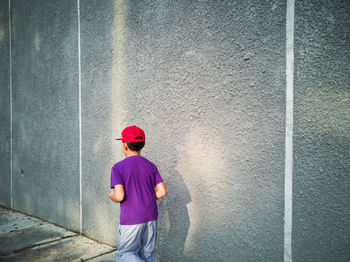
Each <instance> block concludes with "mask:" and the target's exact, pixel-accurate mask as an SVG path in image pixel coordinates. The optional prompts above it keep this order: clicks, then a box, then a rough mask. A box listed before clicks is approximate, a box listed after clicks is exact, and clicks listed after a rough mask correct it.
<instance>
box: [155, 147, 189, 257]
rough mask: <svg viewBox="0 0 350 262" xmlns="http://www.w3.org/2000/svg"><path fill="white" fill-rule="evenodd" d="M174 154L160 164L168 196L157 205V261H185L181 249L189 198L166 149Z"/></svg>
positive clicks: (182, 249)
mask: <svg viewBox="0 0 350 262" xmlns="http://www.w3.org/2000/svg"><path fill="white" fill-rule="evenodd" d="M168 152H172V153H173V154H174V155H167V156H166V161H165V162H164V163H162V164H161V166H162V168H161V169H162V170H163V171H162V172H163V173H164V182H165V184H166V186H167V191H168V194H167V195H166V197H165V198H164V199H162V200H161V201H160V203H159V218H160V219H159V227H158V229H159V234H158V249H157V251H156V253H157V254H158V255H157V256H159V258H158V259H159V260H160V261H165V260H166V261H188V259H187V258H186V256H185V255H184V247H185V243H186V239H187V234H188V230H189V227H190V218H189V214H188V210H187V204H188V203H190V202H191V195H190V192H189V191H188V188H187V186H186V185H185V183H184V180H183V178H182V176H181V174H180V173H179V172H177V171H176V164H177V152H176V149H174V150H168Z"/></svg>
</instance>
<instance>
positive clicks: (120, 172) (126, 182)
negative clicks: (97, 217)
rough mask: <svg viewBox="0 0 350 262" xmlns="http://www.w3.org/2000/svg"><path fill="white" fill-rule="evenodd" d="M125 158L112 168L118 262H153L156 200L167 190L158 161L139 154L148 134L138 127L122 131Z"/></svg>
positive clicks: (155, 235) (156, 214)
mask: <svg viewBox="0 0 350 262" xmlns="http://www.w3.org/2000/svg"><path fill="white" fill-rule="evenodd" d="M117 140H121V141H122V142H123V143H122V150H123V153H124V155H125V156H126V158H125V159H124V160H122V161H120V162H118V163H116V164H115V165H114V166H113V167H112V171H111V186H110V187H111V189H113V191H112V192H111V193H110V194H109V198H110V199H111V200H112V201H114V202H116V203H120V225H119V230H118V243H117V244H118V250H117V261H118V262H124V261H127V262H132V261H147V262H154V261H155V255H154V247H155V243H156V240H157V219H158V210H157V203H156V199H160V198H163V197H164V196H165V195H166V193H167V191H166V187H165V184H164V182H163V180H162V178H161V176H160V174H159V172H158V169H157V167H156V165H155V164H153V163H152V162H150V161H149V160H147V159H146V158H144V157H142V156H141V155H140V152H141V149H142V148H143V147H144V145H145V133H144V131H143V130H142V129H141V128H139V127H136V126H129V127H127V128H125V129H124V130H123V132H122V137H121V138H119V139H117Z"/></svg>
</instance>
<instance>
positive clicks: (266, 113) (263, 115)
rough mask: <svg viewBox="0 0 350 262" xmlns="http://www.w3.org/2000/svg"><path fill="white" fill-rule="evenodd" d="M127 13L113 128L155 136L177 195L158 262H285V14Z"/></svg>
mask: <svg viewBox="0 0 350 262" xmlns="http://www.w3.org/2000/svg"><path fill="white" fill-rule="evenodd" d="M117 8H119V12H117V18H116V20H117V21H119V22H120V23H121V24H123V23H125V30H124V31H122V32H121V34H117V33H116V36H115V40H114V42H115V45H116V46H117V47H120V48H122V50H120V48H119V49H118V51H119V52H120V53H117V55H116V65H115V67H116V69H115V70H114V72H117V75H116V76H115V77H116V81H117V83H115V85H116V89H115V90H114V91H115V92H116V93H115V94H114V96H113V99H114V101H115V103H112V104H111V105H112V108H113V111H114V112H115V113H114V114H113V115H114V117H115V118H114V119H115V121H114V122H116V123H118V124H119V123H122V125H123V124H124V125H126V124H136V125H139V126H141V127H143V128H144V129H145V132H146V134H147V139H148V140H147V142H146V147H145V150H144V155H145V156H146V157H148V158H149V159H150V160H153V161H154V162H155V163H156V164H158V166H159V170H160V172H161V174H162V176H163V178H164V180H165V182H166V184H167V186H168V195H167V197H166V198H165V199H164V200H162V201H160V202H159V204H160V205H159V208H160V220H159V227H160V234H159V243H158V259H159V260H160V261H186V260H189V261H267V260H268V261H281V260H282V259H283V258H282V256H283V188H284V187H283V172H284V121H285V119H284V115H285V112H284V108H285V91H284V89H285V80H284V70H285V66H284V65H285V23H284V21H285V4H284V3H283V2H281V3H275V4H274V3H269V4H266V3H261V4H260V3H258V2H256V1H244V2H243V1H239V2H233V1H222V2H211V1H177V2H174V1H148V2H147V4H145V3H144V2H134V3H133V4H132V5H127V4H125V5H124V6H122V5H121V4H120V5H119V6H117ZM117 32H119V31H118V30H117ZM118 61H119V62H118ZM118 72H119V74H118ZM115 128H116V129H119V128H120V127H119V125H116V126H115ZM120 131H121V129H119V132H120ZM169 247H171V248H170V249H169Z"/></svg>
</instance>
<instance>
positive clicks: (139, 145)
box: [124, 137, 145, 152]
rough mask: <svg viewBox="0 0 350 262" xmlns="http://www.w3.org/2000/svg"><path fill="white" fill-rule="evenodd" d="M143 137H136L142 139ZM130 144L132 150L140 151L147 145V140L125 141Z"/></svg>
mask: <svg viewBox="0 0 350 262" xmlns="http://www.w3.org/2000/svg"><path fill="white" fill-rule="evenodd" d="M140 138H142V137H136V139H140ZM124 143H126V144H127V145H128V148H129V149H130V150H131V151H136V152H138V151H140V150H141V149H142V148H143V147H144V146H145V141H143V142H124Z"/></svg>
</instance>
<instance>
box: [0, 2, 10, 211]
mask: <svg viewBox="0 0 350 262" xmlns="http://www.w3.org/2000/svg"><path fill="white" fill-rule="evenodd" d="M8 29H9V12H8V3H7V1H0V54H1V56H0V57H1V60H0V61H1V63H0V181H1V182H0V192H1V197H0V205H4V206H10V205H11V181H10V180H11V179H10V168H11V152H10V151H11V120H10V118H11V116H10V46H9V34H8V32H9V30H8Z"/></svg>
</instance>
